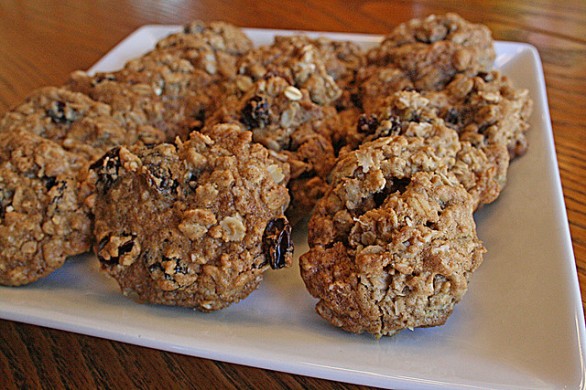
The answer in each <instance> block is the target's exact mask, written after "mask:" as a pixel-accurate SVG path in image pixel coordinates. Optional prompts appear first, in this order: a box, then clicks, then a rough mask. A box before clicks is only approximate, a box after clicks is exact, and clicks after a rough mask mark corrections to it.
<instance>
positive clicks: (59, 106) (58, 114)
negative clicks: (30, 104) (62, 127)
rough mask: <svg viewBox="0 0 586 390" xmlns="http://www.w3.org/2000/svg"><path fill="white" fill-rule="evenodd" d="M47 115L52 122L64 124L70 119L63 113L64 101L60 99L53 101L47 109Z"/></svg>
mask: <svg viewBox="0 0 586 390" xmlns="http://www.w3.org/2000/svg"><path fill="white" fill-rule="evenodd" d="M47 115H48V116H49V117H50V118H51V120H52V121H53V123H57V124H64V123H67V122H69V121H70V120H69V118H67V115H66V114H65V103H63V102H61V101H56V102H53V104H51V108H49V109H48V110H47Z"/></svg>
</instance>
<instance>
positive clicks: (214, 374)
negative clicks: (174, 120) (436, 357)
mask: <svg viewBox="0 0 586 390" xmlns="http://www.w3.org/2000/svg"><path fill="white" fill-rule="evenodd" d="M448 11H455V12H458V13H460V14H461V15H462V16H463V17H465V18H466V19H468V20H471V21H474V22H482V23H484V24H486V25H488V26H489V27H490V28H491V29H492V31H493V35H494V38H495V39H499V40H511V41H521V42H527V43H530V44H533V45H534V46H536V47H537V48H538V50H539V52H540V55H541V58H542V61H543V65H544V71H545V79H546V83H547V92H548V98H549V104H550V110H551V117H552V121H553V129H554V136H555V143H556V148H557V157H558V162H559V167H560V174H561V178H562V183H563V190H564V196H565V201H566V206H567V211H568V218H569V224H570V229H571V234H572V242H573V245H574V252H575V257H576V265H577V268H578V272H579V278H580V285H581V290H582V296H583V297H585V296H586V186H585V185H584V184H583V183H584V182H585V181H586V125H584V121H585V120H586V116H585V115H584V113H586V2H584V1H583V0H560V1H556V2H552V1H547V0H506V1H505V0H502V1H499V0H477V1H458V2H455V1H450V0H440V1H437V0H434V1H431V0H419V1H412V2H410V1H398V0H395V1H384V2H383V1H341V0H335V1H323V0H310V1H303V2H301V1H299V2H296V1H291V0H279V1H271V0H256V1H244V0H239V1H226V0H205V1H174V2H168V3H167V2H162V1H143V0H134V1H132V0H125V1H121V0H116V1H77V0H68V1H65V0H59V1H57V0H54V1H49V0H37V1H32V0H31V1H17V0H7V1H2V2H1V3H0V113H3V112H4V111H6V110H8V109H9V108H10V107H12V106H14V105H16V104H18V103H19V102H21V101H22V99H23V98H24V97H25V96H26V95H27V94H28V93H29V92H30V91H32V90H33V89H35V88H37V87H40V86H44V85H60V84H62V83H63V82H64V81H65V80H66V78H67V76H68V75H69V73H70V72H72V71H74V70H76V69H87V68H89V67H90V66H91V65H92V64H93V63H95V62H96V61H97V60H98V59H99V58H100V57H102V56H103V55H104V54H105V53H106V52H108V51H109V50H110V49H111V48H112V47H113V46H115V45H116V44H117V43H118V42H119V41H120V40H122V39H123V38H125V37H126V36H127V35H128V34H129V33H131V32H132V31H134V30H135V29H136V28H138V27H140V26H141V25H144V24H155V23H160V24H183V23H185V22H187V21H190V20H193V19H202V20H204V21H211V20H226V21H228V22H231V23H234V24H237V25H240V26H248V27H264V28H280V29H306V30H322V31H345V32H359V33H376V34H382V33H385V32H386V31H388V30H390V29H391V28H392V27H394V26H396V25H397V24H399V23H400V22H403V21H405V20H408V19H410V18H413V17H421V16H425V15H428V14H430V13H445V12H448ZM169 384H172V386H173V387H178V388H183V387H197V388H218V387H220V388H234V387H263V388H275V387H284V388H355V387H359V386H353V385H345V384H341V383H334V382H329V381H326V380H320V379H314V378H308V377H302V376H297V375H289V374H284V373H278V372H272V371H267V370H262V369H256V368H250V367H243V366H238V365H234V364H227V363H222V362H216V361H211V360H206V359H200V358H194V357H188V356H182V355H178V354H173V353H167V352H161V351H158V350H153V349H148V348H142V347H137V346H133V345H127V344H122V343H118V342H113V341H108V340H102V339H97V338H93V337H88V336H82V335H78V334H73V333H68V332H63V331H57V330H52V329H46V328H41V327H37V326H31V325H26V324H21V323H15V322H11V321H4V320H3V321H0V387H8V388H10V387H14V388H23V387H33V388H36V387H41V386H46V387H51V388H52V387H56V388H61V387H67V388H88V387H116V388H118V387H119V388H134V387H141V388H146V387H149V388H150V387H157V388H167V387H169Z"/></svg>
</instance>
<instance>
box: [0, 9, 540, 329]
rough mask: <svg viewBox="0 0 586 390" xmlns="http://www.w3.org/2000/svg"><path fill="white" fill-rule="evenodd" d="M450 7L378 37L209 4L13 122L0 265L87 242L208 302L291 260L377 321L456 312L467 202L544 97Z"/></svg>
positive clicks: (154, 286) (352, 320) (335, 312)
mask: <svg viewBox="0 0 586 390" xmlns="http://www.w3.org/2000/svg"><path fill="white" fill-rule="evenodd" d="M494 58H495V52H494V47H493V41H492V38H491V34H490V31H489V30H488V29H487V28H486V27H485V26H481V25H476V24H471V23H469V22H467V21H465V20H463V19H462V18H460V17H459V16H457V15H455V14H447V15H443V16H429V17H427V18H425V19H415V20H411V21H409V22H407V23H405V24H402V25H400V26H399V27H397V28H396V29H395V30H393V31H392V32H391V33H390V34H389V35H387V36H385V37H384V39H383V40H382V42H381V43H380V44H378V45H377V46H376V47H374V48H371V49H370V50H368V51H364V50H363V49H361V48H360V47H359V46H358V45H356V44H355V43H352V42H340V41H333V40H329V39H325V38H317V39H312V38H309V37H307V36H301V35H297V36H283V37H276V38H275V40H274V42H273V43H272V44H271V45H267V46H261V47H253V45H252V42H251V41H250V39H249V38H248V37H247V36H246V35H245V34H244V33H243V32H242V31H241V30H240V29H238V28H236V27H234V26H231V25H229V24H226V23H223V22H212V23H209V24H205V23H202V22H194V23H190V24H188V25H186V26H185V27H184V29H183V31H181V32H178V33H175V34H172V35H170V36H168V37H166V38H164V39H162V40H161V41H159V42H158V43H157V45H156V47H155V48H154V49H153V50H152V51H151V52H149V53H147V54H145V55H144V56H142V57H140V58H137V59H133V60H131V61H129V62H128V63H127V64H126V65H125V66H124V68H123V69H121V70H119V71H116V72H107V73H97V74H87V73H85V72H82V71H78V72H75V73H74V74H72V75H71V77H70V80H69V81H68V83H67V84H66V85H64V86H62V87H48V88H43V89H40V90H38V91H35V92H34V93H33V94H31V95H30V96H29V97H28V98H27V99H26V101H25V102H24V103H23V104H21V105H20V106H18V107H16V108H14V109H13V110H11V111H10V112H8V113H7V114H6V115H5V116H4V118H3V119H2V120H1V121H0V143H1V144H2V146H3V147H2V151H1V152H0V284H4V285H11V286H18V285H23V284H27V283H30V282H33V281H35V280H37V279H39V278H41V277H43V276H46V275H48V274H49V273H51V272H52V271H54V270H55V269H57V268H58V267H60V266H61V265H62V264H63V262H64V261H65V260H66V258H67V257H69V256H73V255H76V254H80V253H84V252H86V251H88V250H90V248H91V249H93V251H94V252H95V253H96V255H97V257H98V259H99V261H100V263H101V267H102V269H103V270H104V271H105V272H107V273H108V274H109V275H111V276H112V277H113V278H114V279H115V280H116V281H117V282H118V283H119V285H120V287H121V290H122V291H123V292H124V293H125V294H129V295H135V296H137V297H138V299H139V300H140V301H143V302H151V303H158V304H165V305H179V306H186V307H192V308H195V309H198V310H200V311H214V310H218V309H222V308H224V307H227V306H229V305H230V304H232V303H235V302H238V301H239V300H241V299H243V298H245V297H246V296H248V295H249V294H250V293H251V292H252V291H253V290H254V289H255V288H256V287H257V286H258V285H259V283H260V282H261V281H262V276H263V273H264V272H265V271H267V270H268V269H280V268H283V267H288V266H291V264H292V252H293V244H292V241H291V231H292V229H295V228H296V227H297V226H299V225H300V224H299V222H300V221H302V220H303V219H304V218H309V223H308V234H309V235H308V241H309V245H310V250H309V252H308V253H306V254H303V255H302V256H301V258H300V264H299V265H300V270H301V276H302V278H303V280H304V282H305V284H306V286H307V289H308V290H309V292H310V293H311V294H312V295H313V296H314V297H316V298H317V299H318V303H317V305H316V310H317V312H318V313H319V314H320V315H321V316H322V317H323V318H325V319H326V320H327V321H329V322H330V323H332V324H333V325H335V326H338V327H341V328H343V329H345V330H348V331H351V332H356V333H361V332H368V333H371V334H373V335H375V336H377V337H380V336H382V335H392V334H395V333H396V332H398V331H400V330H402V329H405V328H414V327H421V326H434V325H440V324H442V323H444V322H445V321H446V319H447V317H448V316H449V315H450V313H451V312H452V310H453V308H454V305H455V304H456V303H457V302H459V301H460V300H461V298H462V296H463V295H464V293H465V292H466V290H467V288H468V283H469V281H470V277H471V274H472V273H473V272H474V270H475V269H476V268H477V267H478V266H479V265H480V263H481V262H482V255H483V253H484V252H485V249H484V247H483V245H482V243H481V241H480V240H479V239H478V237H477V235H476V227H475V223H474V219H473V213H474V211H475V210H477V209H478V208H479V207H481V206H482V205H484V204H488V203H491V202H493V201H494V200H495V199H496V198H497V197H498V195H499V193H500V192H501V190H502V189H503V187H504V185H505V183H506V176H507V169H508V166H509V163H510V161H511V159H513V158H516V157H518V156H521V155H522V154H523V153H524V152H525V151H526V148H527V141H526V136H525V135H526V132H527V129H528V123H527V119H528V116H529V114H530V112H531V101H530V99H529V97H528V93H527V91H526V90H518V89H515V88H513V87H512V85H511V83H510V82H509V81H508V80H507V78H506V77H504V76H503V75H501V74H500V73H499V72H498V71H495V70H493V69H492V64H493V62H494Z"/></svg>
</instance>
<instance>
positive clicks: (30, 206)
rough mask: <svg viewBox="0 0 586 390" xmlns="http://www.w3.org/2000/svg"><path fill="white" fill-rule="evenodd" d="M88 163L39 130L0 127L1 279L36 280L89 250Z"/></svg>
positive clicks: (1, 281)
mask: <svg viewBox="0 0 586 390" xmlns="http://www.w3.org/2000/svg"><path fill="white" fill-rule="evenodd" d="M83 164H85V160H84V159H83V158H80V157H79V156H77V155H75V154H72V153H69V152H67V151H65V150H64V149H63V148H62V147H61V146H59V145H58V144H56V143H54V142H52V141H50V140H46V139H43V138H41V137H40V136H38V135H36V134H33V133H29V132H27V131H24V130H13V131H9V132H7V131H4V132H0V284H4V285H10V286H19V285H23V284H27V283H31V282H34V281H36V280H37V279H39V278H41V277H44V276H47V275H48V274H50V273H51V272H53V271H54V270H55V269H57V268H59V267H61V266H62V265H63V263H64V262H65V259H66V258H67V257H68V256H72V255H77V254H80V253H84V252H86V251H88V250H89V249H90V242H91V228H90V219H89V210H88V208H87V207H86V206H85V204H84V203H83V202H84V199H85V196H87V194H84V193H82V191H81V190H80V188H79V181H78V177H77V175H78V172H79V170H80V165H83Z"/></svg>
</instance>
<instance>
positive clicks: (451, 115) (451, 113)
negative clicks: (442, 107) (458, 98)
mask: <svg viewBox="0 0 586 390" xmlns="http://www.w3.org/2000/svg"><path fill="white" fill-rule="evenodd" d="M444 120H445V121H446V122H447V123H449V124H452V125H457V124H458V122H459V121H460V114H459V113H458V110H457V109H455V108H454V107H450V109H449V110H448V112H447V113H446V115H445V117H444Z"/></svg>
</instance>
